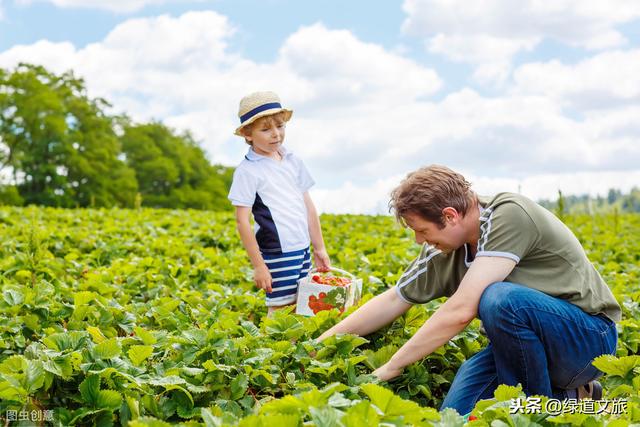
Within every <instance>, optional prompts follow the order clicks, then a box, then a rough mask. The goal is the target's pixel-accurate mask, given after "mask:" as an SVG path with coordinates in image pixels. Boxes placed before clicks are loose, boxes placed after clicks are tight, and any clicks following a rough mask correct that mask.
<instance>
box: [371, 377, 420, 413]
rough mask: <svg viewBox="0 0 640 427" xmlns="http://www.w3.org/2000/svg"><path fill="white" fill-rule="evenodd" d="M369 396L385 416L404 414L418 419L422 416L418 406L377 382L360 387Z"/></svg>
mask: <svg viewBox="0 0 640 427" xmlns="http://www.w3.org/2000/svg"><path fill="white" fill-rule="evenodd" d="M360 388H361V389H362V391H364V393H365V394H366V395H367V396H369V399H371V403H372V404H374V405H375V406H376V407H377V408H378V409H379V410H380V411H381V412H382V413H383V414H384V416H385V418H386V417H391V418H392V417H396V416H404V419H405V420H407V421H409V422H411V421H420V420H421V419H422V418H423V417H422V414H421V412H422V411H421V409H422V408H420V406H419V405H418V404H417V403H415V402H412V401H410V400H404V399H402V398H401V397H399V396H396V395H395V394H393V392H392V391H390V390H387V389H386V388H384V387H382V386H379V385H377V384H365V385H363V386H361V387H360Z"/></svg>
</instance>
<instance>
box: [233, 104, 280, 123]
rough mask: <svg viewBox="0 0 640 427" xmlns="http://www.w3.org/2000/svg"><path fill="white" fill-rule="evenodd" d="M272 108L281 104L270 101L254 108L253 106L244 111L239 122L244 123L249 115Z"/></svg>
mask: <svg viewBox="0 0 640 427" xmlns="http://www.w3.org/2000/svg"><path fill="white" fill-rule="evenodd" d="M272 108H282V105H280V103H279V102H270V103H268V104H263V105H260V106H258V107H256V108H254V109H253V110H251V111H249V112H248V113H245V114H243V115H241V116H240V123H241V124H242V123H244V122H246V121H247V120H249V119H250V118H251V117H253V116H255V115H256V114H258V113H261V112H263V111H265V110H271V109H272Z"/></svg>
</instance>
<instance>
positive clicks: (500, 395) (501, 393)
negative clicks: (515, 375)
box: [493, 384, 522, 402]
mask: <svg viewBox="0 0 640 427" xmlns="http://www.w3.org/2000/svg"><path fill="white" fill-rule="evenodd" d="M493 395H494V397H495V398H496V400H497V401H498V402H504V401H507V400H508V401H511V400H512V399H516V398H518V397H520V396H521V395H522V386H521V385H520V384H518V386H516V387H514V386H509V385H505V384H500V385H499V386H498V388H497V389H496V391H494V392H493Z"/></svg>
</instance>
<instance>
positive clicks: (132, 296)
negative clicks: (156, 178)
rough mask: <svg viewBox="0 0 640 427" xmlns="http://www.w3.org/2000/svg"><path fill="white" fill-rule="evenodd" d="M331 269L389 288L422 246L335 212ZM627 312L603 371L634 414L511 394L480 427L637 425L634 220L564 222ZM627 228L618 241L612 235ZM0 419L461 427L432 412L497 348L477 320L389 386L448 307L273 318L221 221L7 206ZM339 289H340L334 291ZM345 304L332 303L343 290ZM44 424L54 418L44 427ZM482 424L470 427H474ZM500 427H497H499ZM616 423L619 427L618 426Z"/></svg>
mask: <svg viewBox="0 0 640 427" xmlns="http://www.w3.org/2000/svg"><path fill="white" fill-rule="evenodd" d="M322 222H323V229H324V232H325V241H326V244H327V247H328V249H329V251H330V255H331V257H332V261H333V262H334V264H336V265H340V267H342V268H344V269H346V270H347V271H350V272H354V273H356V275H357V277H358V278H359V279H362V280H363V282H364V295H363V299H362V301H361V303H360V304H362V303H364V302H366V301H367V300H368V299H370V298H371V297H372V296H373V295H375V294H378V293H380V292H382V291H384V290H385V289H387V288H388V287H390V286H393V285H394V284H395V282H396V281H397V279H398V278H399V277H400V275H401V274H402V272H403V269H404V267H405V265H406V264H407V262H408V261H409V260H411V259H412V258H413V257H415V255H416V254H417V252H418V250H419V247H417V245H415V243H414V241H413V239H412V236H411V235H410V234H409V233H408V232H407V231H406V230H403V229H401V228H400V227H398V226H397V225H394V224H393V219H392V218H390V217H383V216H360V215H324V216H323V217H322ZM565 222H566V223H567V225H568V226H569V227H570V228H571V229H573V230H574V232H575V233H576V235H577V236H578V238H579V239H580V240H581V242H582V244H583V245H584V247H585V249H586V251H587V254H588V256H589V258H590V259H591V260H592V261H593V262H594V264H595V266H596V268H597V269H598V270H599V271H600V273H601V274H602V275H603V277H604V278H605V280H606V281H607V283H608V284H609V285H610V287H611V289H612V290H613V292H614V294H615V295H616V297H617V298H618V300H619V301H620V303H621V306H622V308H623V320H622V322H621V323H620V324H619V345H618V353H617V354H616V355H615V356H608V357H605V358H599V359H597V360H596V361H595V362H594V363H595V364H596V366H597V367H598V368H599V369H601V370H602V371H603V372H605V376H604V377H603V378H602V382H603V385H604V386H605V398H608V399H615V398H624V399H626V400H627V412H626V413H624V414H618V415H615V414H611V413H609V414H599V415H593V416H587V417H583V418H580V417H578V415H577V414H573V415H575V416H574V417H570V416H569V415H567V414H565V415H562V416H551V415H549V414H547V415H546V416H536V415H535V414H515V415H514V414H509V408H508V401H509V400H510V399H512V398H515V397H519V396H520V395H521V392H520V391H518V390H517V389H516V388H500V389H499V391H497V392H496V396H495V398H494V399H493V400H488V401H482V402H479V403H478V405H477V406H476V408H475V409H474V412H473V413H472V416H473V417H474V418H475V420H473V421H471V422H470V425H504V424H507V425H535V424H533V423H537V424H539V425H540V424H544V425H556V424H565V425H567V424H583V425H605V424H606V423H609V422H613V421H616V422H618V424H619V425H627V424H630V423H638V422H640V395H639V394H640V379H639V378H640V368H639V366H640V362H638V358H640V350H639V347H640V321H639V320H638V319H640V239H637V238H633V237H632V236H637V235H639V234H640V216H638V215H619V216H618V217H617V218H616V219H614V218H612V217H610V216H597V217H591V216H567V217H565ZM614 227H617V230H618V231H617V232H614V231H613V230H614ZM0 236H1V237H2V239H0V281H1V283H2V291H1V292H0V417H2V418H4V420H3V422H4V423H8V424H9V425H11V423H12V422H10V421H9V420H7V419H6V418H7V414H8V413H9V412H8V411H16V413H18V414H20V413H31V411H51V412H52V418H51V419H50V420H47V421H43V422H42V423H43V424H47V425H58V426H63V425H64V426H66V425H129V426H153V425H175V424H181V425H194V426H195V425H205V426H226V425H241V426H261V425H264V426H267V425H268V426H272V425H278V426H280V425H282V426H287V425H291V426H301V425H343V426H363V425H367V426H368V425H379V424H381V425H432V424H438V423H439V424H440V425H462V424H464V423H465V422H467V421H465V420H464V418H463V417H462V416H461V415H460V414H456V413H455V411H442V412H438V411H437V410H436V409H435V408H438V407H439V406H440V404H441V403H442V399H443V397H444V395H445V394H446V392H447V390H448V388H449V386H450V384H451V381H452V379H453V377H454V375H455V373H456V371H457V369H458V368H459V366H460V365H461V364H462V362H464V361H465V360H466V359H467V358H469V357H471V356H472V355H473V354H475V353H476V352H477V351H478V350H479V349H480V348H482V347H483V346H484V345H486V338H485V337H484V335H483V334H482V333H481V332H480V330H479V322H477V321H476V322H473V323H472V324H471V325H470V326H469V327H468V328H467V329H466V330H465V331H463V332H462V333H461V334H459V335H458V336H457V337H455V338H454V339H452V340H451V341H450V342H449V343H448V344H447V345H445V346H444V347H442V348H441V349H439V350H438V351H436V352H435V353H433V354H431V355H430V356H428V357H426V358H425V359H423V360H421V361H419V362H417V363H414V364H412V365H410V366H409V367H407V369H406V370H405V372H404V374H403V375H402V376H400V377H399V378H397V379H394V380H393V381H391V382H389V383H379V382H377V381H376V380H375V378H374V377H372V375H371V372H372V371H373V370H374V369H376V368H377V367H379V366H381V365H382V364H384V363H385V362H386V361H387V360H388V359H389V358H390V357H391V355H392V354H393V353H394V352H395V351H396V350H397V349H398V348H399V347H400V346H402V345H403V344H404V343H405V342H406V341H407V340H408V339H409V338H410V337H411V336H412V335H413V334H414V333H415V331H416V330H417V329H418V328H419V327H420V326H421V325H422V324H423V323H424V322H425V320H426V319H427V318H428V317H429V316H430V315H431V314H432V313H433V312H434V310H435V309H436V308H437V307H438V305H439V304H440V303H441V301H433V302H431V303H429V304H425V305H421V306H414V307H412V308H411V309H410V310H409V311H408V312H407V313H406V314H405V315H404V316H402V317H401V318H399V319H397V320H396V321H395V322H393V323H392V324H390V325H388V326H387V327H385V328H383V329H382V330H380V331H377V332H375V333H372V334H370V335H369V336H367V337H356V336H351V335H342V336H337V337H332V338H330V339H328V340H326V341H325V342H323V343H322V344H318V343H317V342H316V341H315V338H317V337H318V336H319V335H320V334H321V333H322V332H323V331H325V330H326V329H327V328H329V327H331V326H332V325H334V324H335V323H336V322H338V321H339V320H340V319H341V318H343V317H344V316H347V315H348V314H349V313H351V312H352V311H354V310H355V309H357V307H350V308H348V309H347V310H345V312H344V313H340V312H339V310H338V309H334V308H332V306H336V304H337V303H338V300H339V296H340V295H339V292H340V291H342V290H344V289H345V288H344V287H343V286H340V285H338V286H334V288H335V289H333V290H330V291H327V292H325V293H324V295H318V296H317V297H316V301H315V302H316V308H318V307H321V308H325V309H324V310H318V311H317V312H316V314H315V316H312V317H303V316H298V315H295V314H294V313H293V312H292V309H288V310H281V311H278V312H276V313H275V315H274V316H273V317H267V315H266V314H267V310H266V307H265V306H264V295H263V294H262V293H261V291H260V292H258V291H256V290H255V288H254V285H253V281H252V279H251V274H252V270H251V268H250V265H249V262H248V260H247V259H246V253H245V251H244V250H243V248H242V245H241V244H240V241H239V239H238V236H237V233H236V231H235V223H234V219H233V216H232V215H230V214H225V213H212V212H202V211H171V210H152V209H141V210H118V209H111V210H106V209H99V210H91V209H76V210H64V209H53V208H36V207H27V208H9V207H3V208H0ZM327 280H332V279H327ZM334 291H335V293H334ZM47 413H48V414H49V412H47ZM470 419H471V417H470ZM502 423H504V424H502ZM618 424H614V425H618Z"/></svg>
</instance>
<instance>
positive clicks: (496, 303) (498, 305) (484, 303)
mask: <svg viewBox="0 0 640 427" xmlns="http://www.w3.org/2000/svg"><path fill="white" fill-rule="evenodd" d="M513 289H514V285H513V284H512V283H508V282H496V283H492V284H490V285H489V286H487V288H486V289H485V290H484V292H483V293H482V295H481V296H480V303H479V305H478V316H479V317H480V319H482V321H483V323H486V322H489V321H490V320H491V319H492V318H493V316H496V315H499V314H500V313H501V312H503V311H504V309H505V308H507V307H510V300H511V295H510V294H511V293H512V292H513Z"/></svg>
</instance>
